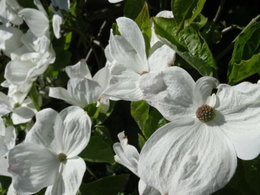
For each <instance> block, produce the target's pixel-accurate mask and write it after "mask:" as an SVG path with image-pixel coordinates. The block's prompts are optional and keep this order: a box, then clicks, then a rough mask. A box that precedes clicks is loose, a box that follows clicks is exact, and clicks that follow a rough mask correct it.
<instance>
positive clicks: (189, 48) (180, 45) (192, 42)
mask: <svg viewBox="0 0 260 195" xmlns="http://www.w3.org/2000/svg"><path fill="white" fill-rule="evenodd" d="M153 20H154V26H155V32H156V34H157V35H159V36H160V37H161V39H162V41H164V42H165V43H166V44H168V45H169V46H170V47H172V48H173V49H174V50H175V51H176V52H177V54H178V55H180V56H181V57H182V58H183V59H184V60H185V61H187V62H188V63H189V64H190V65H191V66H192V67H193V68H195V69H196V70H197V71H198V72H199V73H200V74H201V75H204V76H206V75H208V76H209V75H214V74H215V73H216V69H217V67H216V62H215V59H214V58H213V55H212V53H211V51H210V49H209V47H208V45H207V43H206V41H205V40H204V38H203V37H202V36H201V34H200V33H199V32H198V31H197V30H196V29H195V28H194V27H193V26H188V27H186V28H185V29H182V30H180V31H178V29H177V23H176V21H175V20H174V19H167V18H154V19H153Z"/></svg>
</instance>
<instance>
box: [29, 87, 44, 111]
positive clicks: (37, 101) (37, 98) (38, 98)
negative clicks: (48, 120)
mask: <svg viewBox="0 0 260 195" xmlns="http://www.w3.org/2000/svg"><path fill="white" fill-rule="evenodd" d="M29 97H30V98H31V99H32V102H33V105H34V107H35V108H36V110H38V111H39V110H40V109H41V107H42V95H41V94H40V93H39V91H38V90H37V87H36V84H35V83H34V84H33V85H32V88H31V90H30V92H29Z"/></svg>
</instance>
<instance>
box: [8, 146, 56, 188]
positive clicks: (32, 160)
mask: <svg viewBox="0 0 260 195" xmlns="http://www.w3.org/2000/svg"><path fill="white" fill-rule="evenodd" d="M8 159H9V172H10V173H11V174H12V176H13V177H12V178H13V185H14V189H15V190H16V191H18V192H21V193H35V192H38V191H39V190H41V189H42V188H44V187H46V186H49V185H52V184H53V183H54V181H55V179H56V175H57V171H58V170H59V164H60V163H59V161H58V160H57V157H56V155H55V154H54V153H52V152H50V151H49V150H48V149H45V148H42V147H40V146H39V145H36V144H33V143H23V144H20V145H17V146H16V147H14V148H13V149H12V150H10V152H9V155H8Z"/></svg>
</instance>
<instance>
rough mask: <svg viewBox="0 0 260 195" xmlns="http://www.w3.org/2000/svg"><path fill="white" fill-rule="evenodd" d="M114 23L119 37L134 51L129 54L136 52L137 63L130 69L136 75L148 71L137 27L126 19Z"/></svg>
mask: <svg viewBox="0 0 260 195" xmlns="http://www.w3.org/2000/svg"><path fill="white" fill-rule="evenodd" d="M116 22H117V25H118V29H119V32H120V34H121V36H122V37H124V39H125V40H126V41H127V42H128V44H130V45H131V47H132V48H133V49H134V51H130V52H136V54H137V56H135V57H136V60H137V61H138V62H139V63H137V64H132V66H131V67H133V69H135V70H136V71H137V72H138V73H142V72H143V71H148V64H147V58H146V52H145V42H144V38H143V36H142V32H141V30H140V29H139V27H138V25H137V24H136V23H135V22H134V21H133V20H131V19H129V18H126V17H120V18H118V19H117V20H116Z"/></svg>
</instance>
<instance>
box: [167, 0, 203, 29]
mask: <svg viewBox="0 0 260 195" xmlns="http://www.w3.org/2000/svg"><path fill="white" fill-rule="evenodd" d="M205 2H206V0H172V1H171V6H172V12H173V15H174V18H175V19H176V22H177V25H178V28H180V27H181V26H183V25H184V26H185V27H186V26H188V25H190V24H191V23H192V21H193V20H194V19H195V18H196V17H197V16H198V15H199V14H200V12H201V10H202V9H203V6H204V4H205Z"/></svg>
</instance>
